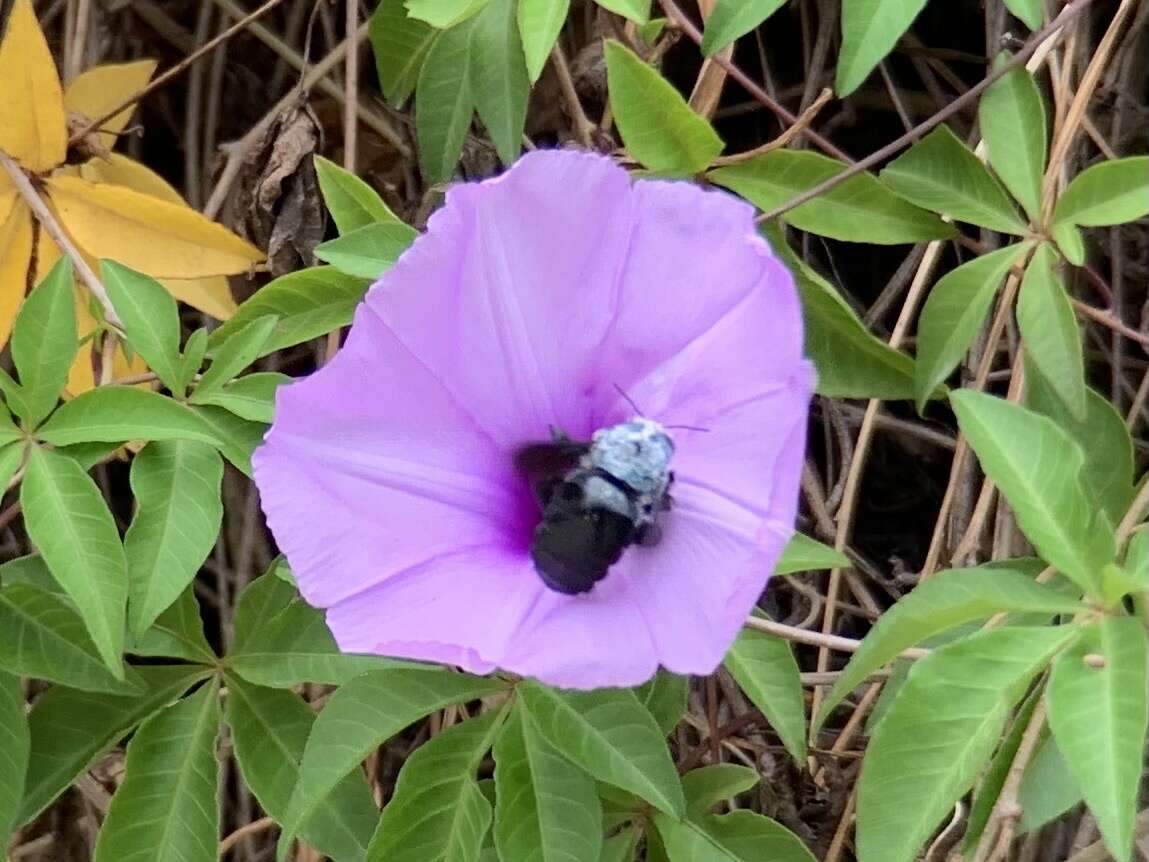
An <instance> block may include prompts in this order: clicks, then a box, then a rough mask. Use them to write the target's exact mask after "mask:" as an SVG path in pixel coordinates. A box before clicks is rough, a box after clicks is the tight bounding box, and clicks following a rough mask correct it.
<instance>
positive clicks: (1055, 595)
mask: <svg viewBox="0 0 1149 862" xmlns="http://www.w3.org/2000/svg"><path fill="white" fill-rule="evenodd" d="M1082 607H1083V606H1082V605H1081V603H1080V602H1077V601H1075V600H1074V599H1072V598H1070V597H1068V596H1065V595H1063V594H1062V593H1059V592H1058V591H1057V590H1055V589H1053V588H1052V587H1047V586H1045V585H1043V584H1039V583H1037V582H1035V581H1034V580H1033V578H1032V576H1031V575H1029V574H1027V573H1026V572H1024V571H1019V570H1017V569H1014V568H1010V567H1009V566H1008V565H1007V564H1005V563H999V564H990V565H986V566H981V567H978V568H974V569H950V570H948V571H944V572H939V573H938V574H936V575H935V576H934V577H932V578H930V579H929V580H926V581H923V582H922V583H920V584H918V586H917V587H915V588H914V590H913V592H911V593H909V594H908V595H905V596H903V597H902V599H901V600H900V601H898V603H897V604H895V605H894V606H893V607H892V608H890V609H889V610H888V611H886V613H884V614H882V616H881V617H880V618H879V619H878V621H877V623H875V624H874V627H873V628H872V629H871V630H870V633H869V634H867V635H866V637H865V638H864V639H863V640H862V643H861V646H860V647H859V648H858V651H857V652H855V653H854V655H853V657H852V658H851V659H850V661H849V663H848V664H847V665H846V667H845V669H844V670H843V671H842V674H841V676H839V677H838V680H837V682H835V683H834V686H833V688H831V689H830V693H829V694H828V695H827V696H826V699H825V701H824V702H823V706H822V711H821V712H820V713H819V714H818V716H817V719H816V724H815V726H816V727H821V726H822V724H823V723H824V722H825V720H826V718H827V717H829V715H830V713H831V712H832V711H833V710H834V708H835V707H836V706H837V705H838V704H839V703H841V702H842V699H843V698H844V697H846V695H848V694H849V693H850V692H851V691H853V690H854V689H855V688H856V687H857V686H858V685H860V684H861V682H862V681H863V680H864V679H865V678H866V677H867V676H868V675H869V674H871V673H873V672H874V671H876V670H877V669H878V668H880V667H882V666H883V665H885V664H886V663H887V662H889V661H891V660H893V659H894V658H895V657H896V656H897V655H898V654H899V653H900V652H901V651H902V650H904V649H906V648H907V647H911V646H914V645H915V644H920V643H923V642H924V641H927V640H929V639H930V638H932V637H935V636H937V635H939V634H941V633H943V632H946V631H949V630H950V629H953V628H956V627H957V626H960V625H963V624H965V623H969V622H974V621H977V620H983V619H987V618H989V617H991V616H993V615H994V614H998V613H1006V612H1014V613H1046V614H1051V615H1052V614H1074V613H1077V612H1080V611H1081V610H1082Z"/></svg>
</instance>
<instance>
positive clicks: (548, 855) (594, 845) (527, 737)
mask: <svg viewBox="0 0 1149 862" xmlns="http://www.w3.org/2000/svg"><path fill="white" fill-rule="evenodd" d="M495 787H496V789H497V791H498V793H497V796H496V800H497V801H496V803H495V827H494V832H495V846H496V847H497V848H498V850H499V858H501V859H517V860H524V862H526V860H536V862H560V860H561V862H598V858H599V851H600V849H601V844H602V808H601V806H600V805H599V800H598V793H597V792H596V790H595V784H594V779H592V778H591V777H590V776H589V775H587V774H586V773H585V772H583V771H582V770H581V769H579V768H578V767H577V766H575V765H574V764H572V763H571V762H570V761H569V760H567V759H566V758H565V757H563V756H562V755H560V754H559V753H558V752H557V751H555V750H554V749H553V748H552V747H551V746H550V745H549V744H548V743H547V742H545V741H544V740H543V739H542V737H541V736H540V735H539V734H538V732H537V731H536V730H535V729H534V727H533V726H532V725H530V724H529V723H527V722H525V721H523V718H522V716H521V715H520V714H519V710H516V711H515V712H514V714H512V716H511V718H510V719H509V720H508V721H507V723H506V724H505V725H504V726H503V729H502V732H501V733H500V734H499V738H498V739H497V740H496V741H495Z"/></svg>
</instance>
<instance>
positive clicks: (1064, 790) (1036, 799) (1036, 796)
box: [1017, 730, 1083, 832]
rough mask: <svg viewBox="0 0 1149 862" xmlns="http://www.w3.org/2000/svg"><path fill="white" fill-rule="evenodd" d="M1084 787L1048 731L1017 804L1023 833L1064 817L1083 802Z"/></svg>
mask: <svg viewBox="0 0 1149 862" xmlns="http://www.w3.org/2000/svg"><path fill="white" fill-rule="evenodd" d="M1082 798H1083V797H1082V795H1081V787H1080V786H1079V785H1078V783H1077V779H1076V778H1074V777H1073V773H1072V772H1070V771H1069V767H1068V766H1067V765H1066V763H1065V758H1064V757H1063V756H1062V754H1061V749H1059V748H1058V747H1057V741H1056V740H1055V739H1054V738H1053V734H1051V733H1049V732H1048V730H1047V731H1046V733H1045V735H1044V736H1043V737H1042V740H1041V742H1039V743H1038V745H1037V750H1036V751H1035V752H1034V753H1033V758H1032V759H1031V760H1030V761H1029V765H1028V766H1027V767H1026V770H1025V775H1023V776H1022V779H1021V788H1020V789H1019V790H1018V793H1017V801H1018V803H1019V804H1020V805H1021V812H1022V813H1021V821H1020V822H1019V823H1018V827H1019V828H1020V830H1021V831H1022V832H1030V831H1032V830H1034V829H1039V828H1040V827H1042V826H1044V825H1045V824H1046V823H1048V822H1049V821H1051V820H1053V819H1055V818H1057V817H1060V816H1061V815H1062V814H1064V813H1065V812H1066V811H1068V810H1069V809H1070V808H1073V807H1074V806H1075V805H1077V804H1078V803H1079V802H1081V800H1082Z"/></svg>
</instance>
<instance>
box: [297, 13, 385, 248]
mask: <svg viewBox="0 0 1149 862" xmlns="http://www.w3.org/2000/svg"><path fill="white" fill-rule="evenodd" d="M386 5H388V4H387V3H386V2H384V3H381V4H380V6H379V8H380V9H382V8H383V7H384V6H386ZM315 174H316V176H317V177H318V178H319V190H320V191H321V192H322V193H323V203H324V204H326V206H327V211H328V212H329V213H331V218H332V220H333V221H334V222H335V227H336V228H338V229H339V235H340V236H345V235H347V234H349V233H351V232H353V231H356V230H359V229H360V228H364V227H367V226H368V225H371V224H377V223H384V224H388V223H395V224H402V222H401V221H400V220H399V217H398V216H396V215H395V213H393V212H392V211H391V208H390V207H389V206H387V204H386V203H384V201H383V198H381V197H379V195H378V193H377V192H376V191H375V190H374V189H373V188H371V186H369V185H367V183H365V182H364V181H363V180H361V179H359V177H357V176H355V174H353V173H351V171H348V170H345V169H344V168H341V167H339V165H337V164H335V162H333V161H331V160H330V159H325V158H323V156H316V157H315Z"/></svg>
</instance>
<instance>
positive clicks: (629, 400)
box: [613, 383, 643, 416]
mask: <svg viewBox="0 0 1149 862" xmlns="http://www.w3.org/2000/svg"><path fill="white" fill-rule="evenodd" d="M613 385H614V388H615V389H616V390H618V394H619V395H621V396H622V397H623V400H625V401H626V403H627V404H629V405H630V407H631V409H632V410H633V411H634V412H635V414H636V415H638V416H641V415H643V414H642V410H640V409H639V406H638V405H637V404H635V403H634V399H633V398H631V397H630V396H629V395H627V394H626V390H625V389H623V388H622V387H621V386H619V385H618V384H617V383H615V384H613Z"/></svg>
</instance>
